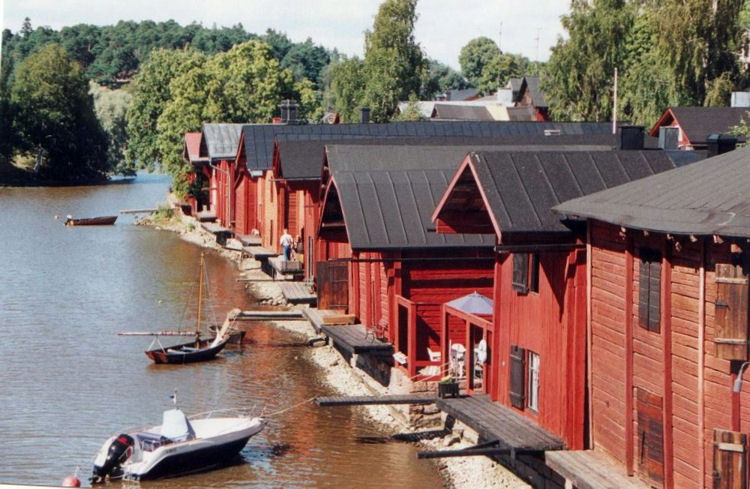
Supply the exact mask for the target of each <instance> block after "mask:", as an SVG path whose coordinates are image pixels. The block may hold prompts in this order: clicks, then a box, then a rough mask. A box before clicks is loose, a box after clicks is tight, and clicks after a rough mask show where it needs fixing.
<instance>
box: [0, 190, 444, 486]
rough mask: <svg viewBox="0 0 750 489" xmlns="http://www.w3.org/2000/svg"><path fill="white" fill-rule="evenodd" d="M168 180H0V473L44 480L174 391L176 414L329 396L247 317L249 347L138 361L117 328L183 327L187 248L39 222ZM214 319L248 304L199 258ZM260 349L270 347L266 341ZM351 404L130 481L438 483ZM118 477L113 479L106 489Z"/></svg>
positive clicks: (120, 202)
mask: <svg viewBox="0 0 750 489" xmlns="http://www.w3.org/2000/svg"><path fill="white" fill-rule="evenodd" d="M168 185H169V182H168V180H167V179H165V178H164V177H161V176H153V175H139V177H138V178H136V179H135V180H134V181H125V182H121V183H113V184H110V185H105V186H98V187H68V188H0V210H1V212H0V264H1V265H0V338H2V340H1V341H0V375H2V381H1V382H0V483H25V484H57V483H59V482H60V481H61V480H62V479H63V477H64V476H65V475H68V474H71V473H73V472H74V471H75V469H76V467H80V472H79V477H80V478H81V479H82V480H84V481H85V479H86V478H87V477H88V476H89V474H90V470H91V465H92V464H91V462H92V460H93V457H94V454H95V453H96V451H97V450H98V449H99V447H100V446H101V444H102V443H103V442H104V440H105V439H106V438H107V437H108V436H110V435H111V434H115V433H118V432H120V431H122V430H124V429H129V428H134V427H140V426H148V425H153V424H159V423H160V422H161V412H162V411H163V410H164V409H167V408H169V407H170V400H169V395H170V394H171V393H172V391H173V390H174V389H177V391H178V399H179V403H180V407H182V408H183V409H184V410H185V411H186V412H187V413H188V414H189V413H195V412H203V411H207V410H211V409H219V408H229V407H244V408H249V407H253V406H256V408H257V409H258V410H260V409H262V408H265V409H266V412H275V411H279V410H282V409H285V408H287V407H290V406H293V405H295V404H297V403H300V402H302V401H304V400H306V399H308V398H310V397H312V396H317V395H331V394H333V392H332V391H331V390H330V389H329V388H328V387H327V386H325V385H323V384H322V383H321V382H320V381H319V378H320V375H321V372H320V370H319V369H318V368H317V367H316V366H315V365H314V364H312V363H311V362H310V361H309V360H308V359H307V355H306V352H307V350H306V349H305V348H303V347H282V346H278V345H281V344H289V343H294V342H295V341H299V340H300V339H299V338H294V337H293V336H292V335H291V333H288V332H284V331H279V330H277V329H275V328H273V327H271V326H269V325H264V324H259V325H257V326H253V328H252V331H251V332H250V333H249V335H248V337H249V339H251V340H252V344H251V345H249V346H245V347H244V348H242V349H237V348H236V347H234V348H230V349H229V350H227V351H225V353H224V354H223V357H222V358H219V359H217V360H215V361H213V362H208V363H202V364H195V365H186V366H157V365H153V364H151V362H150V360H148V358H147V357H146V356H145V355H144V353H143V351H144V350H145V349H146V348H147V347H148V346H149V343H150V341H151V339H150V338H148V337H120V336H117V333H118V332H121V331H136V330H140V331H155V330H160V329H174V328H177V327H187V325H189V324H191V323H192V320H193V318H194V316H195V304H194V303H195V301H193V302H192V303H190V304H188V302H187V297H189V296H190V295H191V294H193V293H197V292H195V281H196V277H197V266H198V265H197V264H198V261H199V256H200V253H201V249H199V248H198V247H196V246H194V245H192V244H189V243H186V242H184V241H182V240H180V239H179V237H178V236H177V235H176V234H174V233H170V232H167V231H159V230H156V229H152V228H145V227H140V226H135V225H134V224H133V218H132V217H130V216H126V215H121V216H120V217H119V218H118V220H117V223H116V224H115V225H114V226H103V227H65V226H63V224H62V219H60V220H55V219H54V216H55V215H58V216H61V217H62V216H65V215H66V214H72V215H74V216H77V217H89V216H97V215H114V214H117V213H118V211H119V210H120V209H132V208H144V207H145V208H148V207H154V206H155V205H156V203H157V202H162V201H164V200H165V196H166V191H167V188H168ZM206 262H207V266H208V270H209V279H210V280H209V284H210V289H211V292H212V294H213V297H214V298H215V299H216V300H215V301H214V309H215V310H216V315H217V319H218V320H219V321H220V320H221V319H223V316H224V314H225V311H227V310H228V309H230V308H231V307H236V306H239V307H243V308H248V307H250V306H251V305H252V298H251V297H249V296H248V295H247V293H246V292H245V290H244V287H243V284H242V283H238V282H237V281H236V276H237V275H236V269H235V266H234V265H233V264H231V263H229V262H228V261H226V260H224V259H222V258H221V257H219V256H218V255H215V254H213V253H211V252H207V254H206ZM275 345H276V346H275ZM386 440H387V436H386V434H384V433H382V432H380V431H379V430H378V428H376V427H373V426H371V425H370V424H368V423H367V421H366V420H365V419H364V416H363V415H362V414H361V412H360V411H358V410H356V409H350V408H318V407H316V406H315V405H314V404H312V403H304V404H302V405H300V406H298V407H295V408H293V409H290V410H288V411H286V412H284V413H282V414H280V415H279V416H277V417H274V418H273V419H272V421H271V423H270V424H269V425H268V426H267V427H266V429H265V430H264V431H263V432H262V433H261V434H259V435H258V436H256V437H253V438H251V439H250V442H249V443H248V446H247V447H245V449H244V450H243V451H242V453H241V455H242V456H241V458H239V459H238V461H237V462H238V463H237V464H235V465H233V466H230V467H227V468H224V469H221V470H216V471H211V472H207V473H203V474H198V475H193V476H188V477H182V478H178V479H168V480H163V481H155V482H144V483H142V484H141V486H143V487H148V488H202V487H241V488H277V487H279V488H281V487H283V488H308V487H310V488H312V487H322V488H349V487H351V488H358V489H367V488H382V487H387V488H390V489H397V488H439V487H442V482H441V480H440V478H439V476H438V471H437V468H436V466H435V465H433V463H431V462H429V461H420V460H417V459H416V448H415V447H414V446H411V445H409V444H403V443H395V442H389V441H386ZM112 485H113V486H119V485H120V484H112Z"/></svg>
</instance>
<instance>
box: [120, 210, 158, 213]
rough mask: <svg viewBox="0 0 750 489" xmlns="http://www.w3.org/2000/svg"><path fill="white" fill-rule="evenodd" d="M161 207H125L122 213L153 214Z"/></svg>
mask: <svg viewBox="0 0 750 489" xmlns="http://www.w3.org/2000/svg"><path fill="white" fill-rule="evenodd" d="M158 210H159V209H124V210H121V211H120V214H153V213H154V212H156V211H158Z"/></svg>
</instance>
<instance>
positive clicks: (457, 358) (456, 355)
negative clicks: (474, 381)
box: [451, 343, 466, 378]
mask: <svg viewBox="0 0 750 489" xmlns="http://www.w3.org/2000/svg"><path fill="white" fill-rule="evenodd" d="M465 362H466V347H465V346H464V345H462V344H461V343H454V344H453V345H452V346H451V375H453V376H454V377H456V378H463V377H464V373H465V372H464V365H465Z"/></svg>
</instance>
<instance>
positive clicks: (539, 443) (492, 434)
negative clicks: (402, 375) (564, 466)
mask: <svg viewBox="0 0 750 489" xmlns="http://www.w3.org/2000/svg"><path fill="white" fill-rule="evenodd" d="M437 407H438V408H439V409H441V410H442V411H445V412H446V413H448V414H450V415H451V416H453V417H454V418H456V419H458V420H459V421H461V422H462V423H464V424H466V425H468V426H470V427H471V428H472V429H474V430H475V431H476V432H477V433H479V435H480V437H481V438H482V439H483V440H486V441H489V440H498V442H499V446H500V447H501V448H503V447H507V448H512V449H514V450H519V451H520V450H524V451H545V450H563V449H564V448H565V443H564V442H563V441H562V440H561V439H560V438H558V437H557V436H555V435H553V434H552V433H550V432H548V431H546V430H544V429H543V428H541V427H539V426H538V425H537V424H536V423H534V422H533V421H531V420H530V419H528V418H526V417H524V416H522V415H521V414H518V413H516V412H514V411H513V410H512V409H511V408H509V407H506V406H503V405H502V404H499V403H496V402H492V401H491V400H490V398H489V397H488V396H486V395H483V394H480V395H475V396H463V397H455V398H445V399H438V400H437Z"/></svg>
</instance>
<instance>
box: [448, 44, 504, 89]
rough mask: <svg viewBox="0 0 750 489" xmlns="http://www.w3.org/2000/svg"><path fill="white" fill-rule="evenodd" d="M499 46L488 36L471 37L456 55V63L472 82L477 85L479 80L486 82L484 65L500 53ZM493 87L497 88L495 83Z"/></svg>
mask: <svg viewBox="0 0 750 489" xmlns="http://www.w3.org/2000/svg"><path fill="white" fill-rule="evenodd" d="M501 54H502V53H501V51H500V48H499V47H498V46H497V44H495V41H493V40H492V39H490V38H488V37H483V36H482V37H477V38H476V39H472V40H471V41H469V42H468V44H466V46H464V47H462V48H461V52H460V53H459V55H458V63H459V65H460V66H461V72H462V73H463V75H464V76H465V77H466V79H467V80H468V81H469V83H471V84H472V86H475V87H478V86H479V84H480V80H483V79H484V80H483V81H484V82H485V83H486V78H487V77H488V75H487V74H486V67H487V65H488V64H490V63H491V62H493V60H496V58H498V57H499V56H500V55H501ZM494 89H497V83H496V84H495V87H494Z"/></svg>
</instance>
